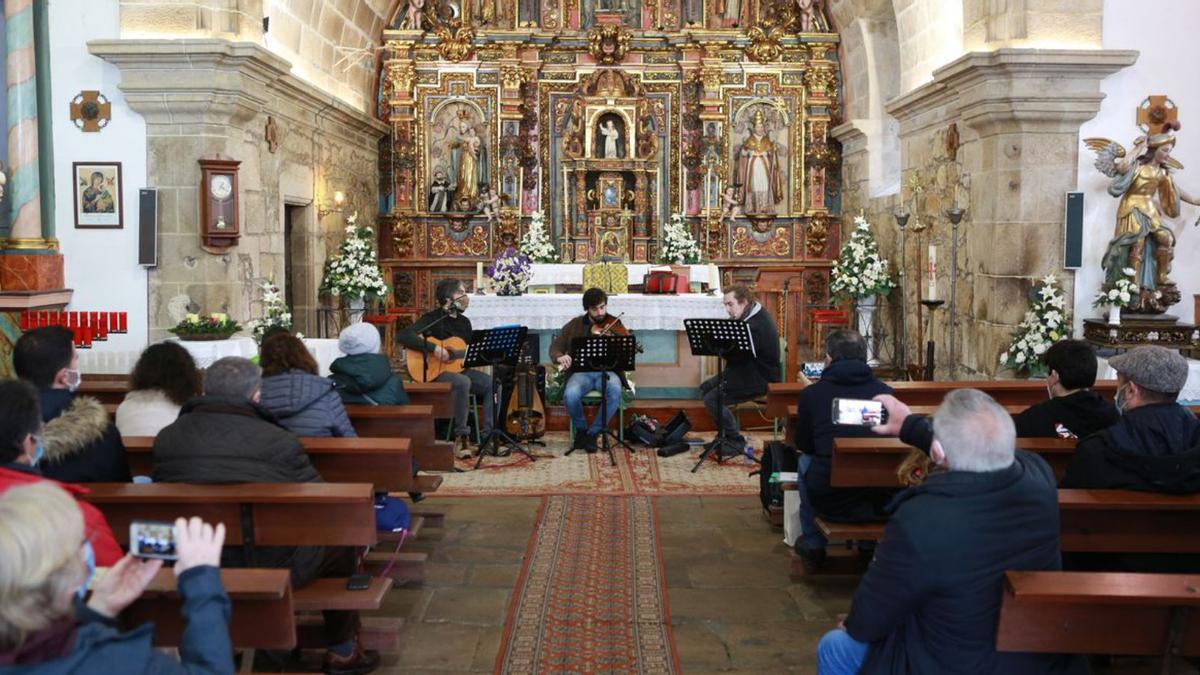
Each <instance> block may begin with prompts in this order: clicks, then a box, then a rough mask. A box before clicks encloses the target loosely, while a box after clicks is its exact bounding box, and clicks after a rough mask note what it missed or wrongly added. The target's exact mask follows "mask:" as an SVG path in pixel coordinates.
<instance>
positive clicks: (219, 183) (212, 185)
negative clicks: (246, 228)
mask: <svg viewBox="0 0 1200 675" xmlns="http://www.w3.org/2000/svg"><path fill="white" fill-rule="evenodd" d="M199 161H200V248H202V249H204V250H205V251H208V252H209V253H224V252H226V251H228V250H229V249H231V248H233V247H234V246H237V242H238V237H240V236H241V221H240V220H239V217H238V165H239V164H241V162H240V161H238V160H234V159H202V160H199Z"/></svg>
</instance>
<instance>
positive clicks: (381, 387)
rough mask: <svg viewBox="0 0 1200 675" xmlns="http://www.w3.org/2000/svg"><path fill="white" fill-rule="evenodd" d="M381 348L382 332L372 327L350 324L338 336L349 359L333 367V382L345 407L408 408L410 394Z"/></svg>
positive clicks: (344, 359) (331, 365)
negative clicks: (384, 406)
mask: <svg viewBox="0 0 1200 675" xmlns="http://www.w3.org/2000/svg"><path fill="white" fill-rule="evenodd" d="M379 346H380V341H379V329H378V328H376V327H375V326H372V325H371V324H369V323H354V324H350V325H349V326H347V327H346V328H344V329H342V332H341V334H340V335H338V349H340V350H342V353H343V354H345V356H343V357H341V358H339V359H335V360H334V362H333V363H331V364H329V371H330V373H331V374H330V376H329V379H331V380H333V382H334V384H336V385H337V388H338V389H337V391H338V394H339V395H341V397H342V403H347V404H359V405H408V393H407V392H405V391H404V385H403V384H402V383H401V382H400V378H399V377H397V376H396V373H394V372H392V364H391V363H390V362H389V361H388V358H387V357H386V356H384V355H383V354H380V353H379Z"/></svg>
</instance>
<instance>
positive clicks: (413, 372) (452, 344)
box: [404, 337, 467, 382]
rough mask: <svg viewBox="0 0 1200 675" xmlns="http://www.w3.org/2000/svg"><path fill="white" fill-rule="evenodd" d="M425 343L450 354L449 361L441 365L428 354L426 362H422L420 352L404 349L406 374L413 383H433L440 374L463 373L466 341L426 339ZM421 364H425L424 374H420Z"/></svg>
mask: <svg viewBox="0 0 1200 675" xmlns="http://www.w3.org/2000/svg"><path fill="white" fill-rule="evenodd" d="M426 341H427V342H429V344H432V345H437V346H438V347H441V348H442V349H445V350H446V351H448V352H450V360H449V361H447V362H445V363H442V361H441V360H440V359H438V357H436V356H434V355H433V353H432V352H430V353H429V357H428V361H426V362H423V361H422V358H424V357H423V356H422V354H421V351H420V350H417V349H405V350H404V360H405V362H406V363H407V364H408V374H409V375H410V376H412V379H413V382H433V381H434V380H436V379H437V378H438V376H439V375H441V374H442V373H461V372H462V371H463V357H464V356H466V355H467V343H466V341H464V340H463V339H462V338H460V337H448V338H446V339H445V340H438V339H436V338H426ZM422 363H424V364H425V367H424V372H422Z"/></svg>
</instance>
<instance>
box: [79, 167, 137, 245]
mask: <svg viewBox="0 0 1200 675" xmlns="http://www.w3.org/2000/svg"><path fill="white" fill-rule="evenodd" d="M71 184H72V185H74V186H75V227H76V228H77V229H87V228H96V229H120V228H122V227H123V226H124V225H125V221H124V220H123V218H122V207H123V206H124V204H123V203H122V202H123V201H124V200H123V199H121V188H122V187H123V184H122V182H121V163H120V162H75V163H73V164H72V165H71Z"/></svg>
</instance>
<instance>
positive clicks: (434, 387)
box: [404, 382, 454, 420]
mask: <svg viewBox="0 0 1200 675" xmlns="http://www.w3.org/2000/svg"><path fill="white" fill-rule="evenodd" d="M404 391H406V392H408V403H409V405H427V406H432V407H433V416H434V418H435V419H439V420H440V419H448V418H450V417H454V400H453V399H452V398H450V383H449V382H405V383H404Z"/></svg>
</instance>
